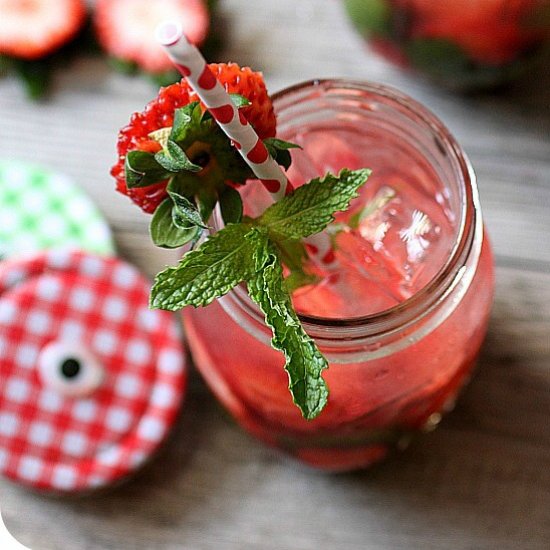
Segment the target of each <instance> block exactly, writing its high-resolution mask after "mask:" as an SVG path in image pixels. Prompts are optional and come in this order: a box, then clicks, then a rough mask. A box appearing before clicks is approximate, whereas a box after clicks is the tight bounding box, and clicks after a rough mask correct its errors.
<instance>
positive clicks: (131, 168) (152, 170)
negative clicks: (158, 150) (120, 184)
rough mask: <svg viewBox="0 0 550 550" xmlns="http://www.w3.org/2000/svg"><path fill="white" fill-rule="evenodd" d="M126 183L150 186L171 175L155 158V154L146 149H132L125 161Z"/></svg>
mask: <svg viewBox="0 0 550 550" xmlns="http://www.w3.org/2000/svg"><path fill="white" fill-rule="evenodd" d="M124 168H125V176H126V185H127V186H128V188H129V189H132V188H134V187H148V186H149V185H153V184H154V183H157V182H159V181H162V180H165V179H166V178H167V177H169V173H168V172H167V170H166V169H165V168H163V167H162V166H161V165H160V164H159V163H158V162H157V160H156V159H155V155H153V154H152V153H147V152H145V151H130V152H129V153H128V154H127V155H126V162H125V166H124Z"/></svg>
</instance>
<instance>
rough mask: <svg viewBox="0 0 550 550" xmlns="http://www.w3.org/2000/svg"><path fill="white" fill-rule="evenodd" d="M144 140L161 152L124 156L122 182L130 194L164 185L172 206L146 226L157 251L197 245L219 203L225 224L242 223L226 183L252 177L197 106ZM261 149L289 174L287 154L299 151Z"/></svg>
mask: <svg viewBox="0 0 550 550" xmlns="http://www.w3.org/2000/svg"><path fill="white" fill-rule="evenodd" d="M231 99H232V101H233V102H234V103H235V106H236V107H237V108H241V107H246V106H248V105H250V101H249V100H248V99H247V98H246V97H243V96H241V95H238V94H232V95H231ZM148 137H149V139H151V140H154V141H156V142H157V143H158V144H159V145H160V147H161V150H160V151H158V152H157V153H156V154H153V153H149V152H146V151H137V150H136V151H131V152H129V153H128V154H127V155H126V161H125V178H126V185H127V186H128V188H130V189H131V188H136V187H148V186H150V185H153V184H157V183H164V182H165V184H166V190H167V193H168V199H169V200H170V201H171V203H172V204H171V206H170V205H169V204H168V203H167V204H164V206H163V208H162V209H161V210H160V212H158V213H157V215H155V216H154V217H153V219H152V220H151V228H150V233H151V236H152V238H153V242H154V243H155V244H156V245H157V246H161V247H165V248H175V247H178V246H183V245H185V244H187V243H189V242H193V241H196V240H197V239H198V238H199V237H200V235H201V233H202V231H203V230H204V229H206V228H207V226H208V221H209V219H210V216H211V215H212V212H213V210H214V208H215V207H216V204H218V202H219V204H220V210H221V214H222V217H223V220H224V222H225V223H226V224H228V223H238V222H240V221H241V218H242V214H243V206H242V200H241V197H240V194H239V193H238V191H237V190H236V189H234V188H233V187H232V186H230V185H228V184H227V183H226V182H233V184H235V183H236V184H240V183H244V182H246V180H247V179H250V178H252V177H254V174H253V173H252V171H251V170H250V168H249V167H248V165H247V164H246V163H245V162H244V160H243V159H242V158H241V156H240V155H239V153H238V152H237V150H236V149H235V148H234V147H233V146H232V144H231V141H230V140H229V139H228V138H227V136H226V135H225V134H224V133H223V132H222V130H221V129H220V128H219V127H218V125H217V124H216V122H215V120H214V119H213V118H212V116H211V115H210V113H208V111H203V110H202V108H201V105H200V103H199V102H198V101H194V102H192V103H189V104H188V105H185V106H184V107H181V108H179V109H176V110H175V111H174V120H173V124H172V126H171V127H165V128H160V129H158V130H155V131H153V132H151V133H150V134H149V136H148ZM266 144H267V146H268V148H269V150H270V151H271V152H272V154H273V156H274V158H275V159H276V160H277V161H278V162H279V163H280V164H281V165H283V166H284V167H285V168H288V167H289V166H290V163H291V160H292V159H291V157H290V153H289V150H290V149H292V148H295V147H298V146H297V145H294V144H292V143H289V142H286V141H283V140H279V139H270V140H266ZM172 225H173V227H172Z"/></svg>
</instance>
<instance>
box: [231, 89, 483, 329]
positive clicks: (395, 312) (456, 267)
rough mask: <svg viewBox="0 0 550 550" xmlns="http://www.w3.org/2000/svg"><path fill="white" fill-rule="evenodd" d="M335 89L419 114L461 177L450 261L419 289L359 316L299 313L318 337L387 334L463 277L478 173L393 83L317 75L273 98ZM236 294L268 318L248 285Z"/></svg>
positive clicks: (477, 217) (430, 116) (477, 218)
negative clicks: (385, 83) (388, 305)
mask: <svg viewBox="0 0 550 550" xmlns="http://www.w3.org/2000/svg"><path fill="white" fill-rule="evenodd" d="M331 89H338V90H346V89H347V90H351V91H356V92H357V91H359V92H366V93H369V94H371V95H373V96H376V97H383V98H385V99H386V100H389V101H391V102H393V103H394V104H395V105H396V106H399V107H400V108H402V109H404V110H405V112H408V113H410V114H411V117H410V118H411V120H413V119H414V118H418V117H420V119H421V121H422V122H423V123H424V124H425V125H426V127H427V128H429V130H430V131H431V132H432V134H433V136H434V139H435V141H436V144H437V146H438V147H439V148H443V150H444V152H445V154H446V155H448V158H449V160H450V162H452V164H453V171H454V174H455V177H456V180H457V182H458V184H459V185H460V188H461V191H462V193H461V196H462V204H461V212H460V219H459V226H458V232H457V236H456V242H455V244H454V246H453V249H452V250H451V252H450V254H449V256H448V258H447V261H446V262H445V263H444V264H443V265H442V266H441V267H440V269H439V270H438V271H437V273H436V274H435V275H434V276H433V277H432V278H431V279H430V281H429V282H428V283H426V285H425V286H424V287H422V288H421V289H420V290H419V291H418V292H415V293H414V294H413V295H412V296H411V297H409V298H407V299H406V300H404V301H403V302H401V303H399V304H397V305H395V306H393V307H391V308H389V309H385V310H382V311H379V312H377V313H372V314H369V315H364V316H360V317H350V318H326V317H318V316H314V315H304V314H299V318H300V320H301V322H302V324H303V325H304V328H305V329H306V330H307V331H308V332H309V333H311V334H312V335H313V336H318V337H323V335H324V334H325V335H326V334H327V332H330V333H331V335H332V333H333V332H342V331H343V336H344V337H345V335H346V333H349V334H348V335H349V336H352V334H351V333H356V332H357V331H360V332H361V336H365V335H366V334H364V331H365V328H368V330H367V332H368V336H369V337H370V336H377V335H388V334H390V333H392V332H395V331H397V330H401V329H403V328H405V327H406V326H409V325H410V324H411V323H413V322H415V321H417V320H419V319H420V318H422V317H424V316H425V315H427V314H428V313H429V312H431V311H432V310H433V309H434V308H435V307H437V305H438V304H439V303H440V302H441V301H442V300H444V299H445V297H446V296H447V295H449V294H450V293H451V292H452V290H453V289H454V288H455V286H456V284H457V283H458V282H459V280H460V278H461V277H462V274H463V271H464V265H465V263H466V260H467V259H468V257H469V255H470V252H471V249H472V244H473V242H474V237H475V234H476V228H479V227H480V224H481V211H480V208H479V199H478V193H477V183H476V177H475V173H474V170H473V168H472V165H471V163H470V161H469V159H468V157H467V155H466V153H465V152H464V150H463V149H462V147H461V146H460V145H459V143H458V142H457V141H456V139H455V138H454V137H453V135H452V134H451V132H450V131H449V130H448V128H447V127H446V126H445V125H444V124H443V123H442V122H441V121H440V120H439V118H438V117H437V116H436V115H435V114H434V113H432V112H431V111H430V110H429V109H427V108H426V107H424V106H423V105H422V104H420V103H419V102H417V101H416V100H415V99H413V98H411V97H410V96H408V95H407V94H404V93H403V92H401V91H399V90H397V89H395V88H393V87H391V86H387V85H384V84H378V83H373V82H367V81H360V80H348V79H313V80H308V81H305V82H301V83H298V84H295V85H292V86H290V87H287V88H284V89H282V90H280V91H278V92H276V93H275V94H273V95H272V101H273V104H274V107H275V111H277V103H279V102H281V101H282V100H283V99H288V98H289V97H292V96H295V95H297V94H301V93H302V92H309V91H311V90H318V91H320V92H329V91H330V90H331ZM412 115H414V117H413V116H412ZM231 294H232V295H233V296H234V297H236V298H237V299H238V302H239V306H240V307H244V308H245V309H246V310H247V311H248V313H250V314H253V316H254V317H257V318H258V320H261V319H263V316H262V315H261V312H260V310H259V308H257V306H256V305H255V304H254V303H253V302H252V301H251V300H250V299H249V298H248V296H247V294H246V292H245V291H244V289H239V288H238V287H237V288H236V289H235V290H234V291H232V292H231Z"/></svg>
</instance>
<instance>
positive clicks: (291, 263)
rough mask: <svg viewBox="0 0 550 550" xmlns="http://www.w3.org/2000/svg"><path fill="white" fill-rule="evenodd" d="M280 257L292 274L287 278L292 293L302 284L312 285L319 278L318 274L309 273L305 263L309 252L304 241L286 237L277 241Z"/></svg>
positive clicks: (287, 286) (287, 285)
mask: <svg viewBox="0 0 550 550" xmlns="http://www.w3.org/2000/svg"><path fill="white" fill-rule="evenodd" d="M276 245H277V249H278V251H279V257H280V258H281V261H282V262H283V264H284V265H285V266H286V267H287V268H288V269H289V271H290V275H289V276H288V277H287V278H286V279H285V286H286V289H287V290H288V292H290V293H291V294H292V292H293V291H294V290H296V289H297V288H300V287H301V286H305V285H311V284H313V283H315V282H316V281H317V279H318V277H317V276H316V275H312V274H310V273H307V272H306V271H305V270H304V264H305V262H306V260H307V257H308V254H307V252H306V249H305V246H304V244H303V243H302V241H300V240H298V239H285V240H284V241H278V242H277V243H276Z"/></svg>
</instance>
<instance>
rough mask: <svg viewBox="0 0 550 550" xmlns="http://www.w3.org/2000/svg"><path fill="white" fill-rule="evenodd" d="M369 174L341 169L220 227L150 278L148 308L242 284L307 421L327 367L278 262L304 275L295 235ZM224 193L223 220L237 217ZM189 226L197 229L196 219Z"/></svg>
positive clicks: (322, 395)
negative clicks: (258, 213)
mask: <svg viewBox="0 0 550 550" xmlns="http://www.w3.org/2000/svg"><path fill="white" fill-rule="evenodd" d="M369 175H370V170H367V169H364V170H356V171H350V170H342V172H341V173H340V175H339V176H333V175H330V174H327V176H326V177H325V178H323V179H322V180H320V179H315V180H313V181H311V182H310V183H309V184H306V185H304V186H302V187H300V188H298V189H297V190H296V191H294V192H293V193H291V194H290V195H287V196H286V197H285V198H283V199H281V200H280V201H279V202H278V203H276V204H275V205H273V206H271V207H270V208H268V209H267V210H266V211H265V212H264V214H263V215H262V216H260V217H259V218H256V219H249V218H246V219H245V220H244V221H241V222H240V223H230V224H228V225H227V226H226V227H224V228H223V229H221V230H220V231H218V232H217V233H215V234H214V235H212V236H211V237H209V238H208V239H207V240H206V241H204V242H203V243H202V244H201V245H200V246H199V247H198V248H196V249H195V250H191V251H189V252H187V253H186V254H185V255H184V257H183V259H182V260H181V262H180V263H179V265H177V266H176V267H169V268H167V269H166V270H164V271H162V272H161V273H159V274H158V275H157V277H156V279H155V284H154V285H153V288H152V292H151V301H150V303H151V307H155V308H161V309H167V310H170V311H175V310H179V309H181V308H183V307H185V306H189V305H191V306H194V307H199V306H205V305H208V304H209V303H211V302H212V301H213V300H215V299H216V298H220V297H221V296H223V295H224V294H226V293H227V292H229V291H230V290H231V289H232V288H234V287H235V286H237V285H238V284H240V283H242V282H245V283H246V285H247V288H248V292H249V294H250V297H251V298H252V300H253V301H254V302H256V304H257V305H258V306H259V307H260V309H261V310H262V312H263V313H264V316H265V320H266V323H267V325H268V326H269V327H270V328H271V329H272V332H273V339H272V345H273V347H274V348H275V349H277V350H280V351H282V352H283V354H284V356H285V370H286V371H287V374H288V377H289V389H290V392H291V394H292V398H293V400H294V402H295V403H296V405H297V406H298V407H299V408H300V410H301V411H302V414H303V416H304V418H306V419H312V418H315V417H316V416H317V415H318V414H319V413H320V412H321V410H322V409H323V407H324V406H325V405H326V402H327V398H328V390H327V387H326V384H325V382H324V380H323V378H322V372H323V371H324V369H326V368H327V366H328V364H327V361H326V359H325V358H324V357H323V355H322V354H321V352H320V351H319V349H318V348H317V346H316V345H315V342H314V341H313V340H312V339H311V338H310V337H309V336H308V335H307V334H306V333H305V331H304V329H303V327H302V326H301V324H300V320H299V318H298V316H297V314H296V312H295V311H294V308H293V306H292V300H291V297H290V293H289V285H287V281H285V280H284V278H283V267H282V261H284V262H285V264H287V266H288V267H290V268H291V269H296V275H294V277H295V279H300V277H307V275H306V274H305V273H304V272H303V270H302V269H301V268H302V265H301V262H302V260H303V258H305V250H304V248H303V245H302V243H301V241H300V239H302V238H303V237H307V236H309V235H312V234H313V233H316V232H319V231H322V230H323V229H324V228H325V227H326V226H327V225H328V224H329V223H330V222H331V221H332V220H333V219H334V213H335V212H336V211H338V210H344V209H347V208H348V207H349V203H350V201H351V200H352V199H353V197H355V196H357V190H358V188H359V187H360V186H361V185H362V184H364V183H365V181H366V180H367V179H368V177H369ZM232 191H234V190H232ZM232 191H230V192H227V191H226V193H227V195H226V193H224V194H223V195H222V197H224V196H226V197H231V198H229V199H227V198H226V199H224V200H223V201H222V205H223V204H224V202H225V203H226V212H227V210H228V209H229V210H230V211H231V213H230V214H229V213H228V214H227V215H228V217H233V218H235V219H237V215H236V213H239V211H238V209H237V206H238V205H237V204H236V198H235V196H234V195H233V193H232ZM235 193H236V191H235ZM178 200H179V197H178ZM231 201H235V204H233V206H232V208H233V209H234V210H231V207H230V206H229V203H231ZM181 205H183V207H185V208H183V207H182V206H181ZM181 205H180V206H178V208H182V209H183V210H184V211H185V215H186V216H187V218H186V219H185V222H184V223H193V222H196V221H198V220H197V213H196V211H195V210H194V209H193V208H192V207H191V206H190V205H189V204H187V202H183V201H181ZM161 207H164V203H163V204H162V205H161ZM164 208H165V207H164ZM240 213H242V211H240ZM240 213H239V217H240ZM183 227H185V225H184V226H183ZM195 227H199V228H200V226H199V225H198V224H197V225H195ZM181 230H184V229H183V228H181Z"/></svg>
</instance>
